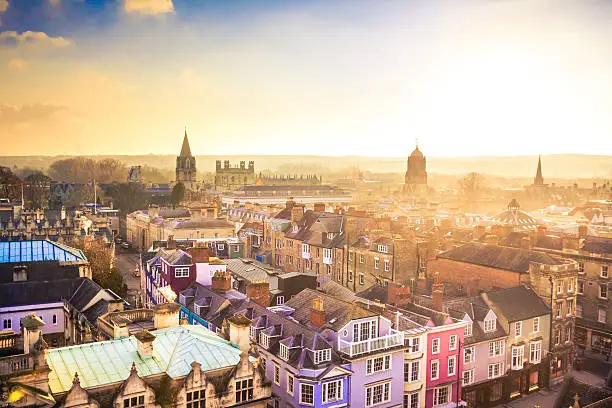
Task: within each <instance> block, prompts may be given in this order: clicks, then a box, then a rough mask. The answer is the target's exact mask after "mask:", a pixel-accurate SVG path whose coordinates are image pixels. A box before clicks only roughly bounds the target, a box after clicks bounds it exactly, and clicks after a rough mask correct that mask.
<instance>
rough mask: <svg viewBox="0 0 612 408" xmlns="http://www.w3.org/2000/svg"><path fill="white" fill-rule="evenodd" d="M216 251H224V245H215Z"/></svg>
mask: <svg viewBox="0 0 612 408" xmlns="http://www.w3.org/2000/svg"><path fill="white" fill-rule="evenodd" d="M217 251H225V244H217Z"/></svg>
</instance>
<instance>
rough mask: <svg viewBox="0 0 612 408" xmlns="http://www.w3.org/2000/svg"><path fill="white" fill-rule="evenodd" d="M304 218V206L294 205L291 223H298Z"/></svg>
mask: <svg viewBox="0 0 612 408" xmlns="http://www.w3.org/2000/svg"><path fill="white" fill-rule="evenodd" d="M303 216H304V204H294V205H293V207H291V222H298V221H299V220H300V219H302V217H303Z"/></svg>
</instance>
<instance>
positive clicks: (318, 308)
mask: <svg viewBox="0 0 612 408" xmlns="http://www.w3.org/2000/svg"><path fill="white" fill-rule="evenodd" d="M326 321H327V318H326V316H325V310H323V299H321V298H316V299H314V300H313V301H312V309H310V323H311V324H312V325H313V326H315V327H323V325H324V324H325V323H326Z"/></svg>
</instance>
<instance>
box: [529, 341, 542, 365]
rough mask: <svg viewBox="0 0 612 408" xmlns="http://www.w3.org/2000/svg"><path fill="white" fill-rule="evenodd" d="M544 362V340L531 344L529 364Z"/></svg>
mask: <svg viewBox="0 0 612 408" xmlns="http://www.w3.org/2000/svg"><path fill="white" fill-rule="evenodd" d="M541 361H542V340H538V341H532V342H531V343H529V362H530V363H532V364H538V363H539V362H541Z"/></svg>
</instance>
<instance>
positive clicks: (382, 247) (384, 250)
mask: <svg viewBox="0 0 612 408" xmlns="http://www.w3.org/2000/svg"><path fill="white" fill-rule="evenodd" d="M388 251H389V247H388V246H387V245H379V246H378V252H382V253H384V254H386V253H387V252H388Z"/></svg>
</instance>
